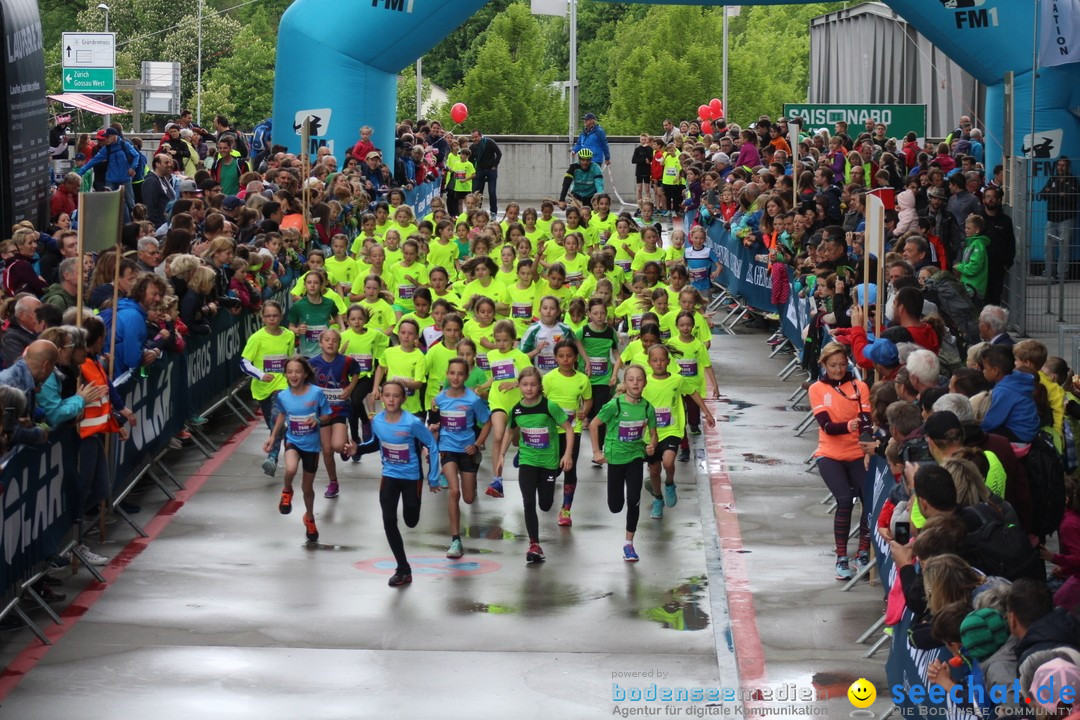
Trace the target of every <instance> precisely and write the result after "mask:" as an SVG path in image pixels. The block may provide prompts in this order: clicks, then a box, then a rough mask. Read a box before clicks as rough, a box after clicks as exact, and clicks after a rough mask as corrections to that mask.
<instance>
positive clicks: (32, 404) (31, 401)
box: [0, 358, 46, 445]
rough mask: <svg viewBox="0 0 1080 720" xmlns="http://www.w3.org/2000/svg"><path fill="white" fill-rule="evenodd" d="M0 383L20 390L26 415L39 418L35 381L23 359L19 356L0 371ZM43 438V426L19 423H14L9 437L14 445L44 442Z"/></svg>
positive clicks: (34, 418)
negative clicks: (24, 402)
mask: <svg viewBox="0 0 1080 720" xmlns="http://www.w3.org/2000/svg"><path fill="white" fill-rule="evenodd" d="M0 385H8V386H10V387H13V388H15V389H17V390H21V391H22V393H23V395H25V396H26V415H27V417H29V418H30V419H31V420H33V421H34V422H37V421H38V420H39V419H41V418H40V415H41V410H40V409H39V408H38V405H37V395H38V389H37V381H35V380H34V376H33V375H31V374H30V368H29V367H27V366H26V360H25V359H23V358H19V359H18V360H17V361H16V362H15V364H14V365H12V366H11V367H9V368H7V369H6V370H2V371H0ZM45 439H46V434H45V430H44V429H43V428H40V427H38V426H37V425H33V426H31V427H25V426H23V425H22V424H20V423H17V424H16V425H15V432H14V434H13V435H12V437H11V440H12V442H13V443H14V444H16V445H22V444H37V443H42V442H45Z"/></svg>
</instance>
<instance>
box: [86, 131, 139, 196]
mask: <svg viewBox="0 0 1080 720" xmlns="http://www.w3.org/2000/svg"><path fill="white" fill-rule="evenodd" d="M139 155H140V153H139V151H138V150H136V149H135V148H134V147H133V146H132V144H131V143H129V142H128V141H127V140H125V139H124V138H117V140H116V142H114V143H113V144H112V145H105V146H103V147H102V148H101V149H100V150H98V151H97V154H95V155H94V157H92V158H90V161H89V162H88V163H86V164H85V165H83V166H82V167H81V168H79V169H78V170H76V171H75V172H77V173H78V174H79V175H80V176H82V175H85V174H86V173H88V172H89V171H90V168H92V167H94V166H95V165H100V164H101V163H108V169H107V170H106V171H105V182H107V183H113V184H116V185H123V184H124V183H126V182H128V181H130V180H133V179H135V178H132V177H131V176H130V175H128V170H134V169H135V168H136V167H138V164H139Z"/></svg>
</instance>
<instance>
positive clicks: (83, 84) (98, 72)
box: [64, 68, 116, 93]
mask: <svg viewBox="0 0 1080 720" xmlns="http://www.w3.org/2000/svg"><path fill="white" fill-rule="evenodd" d="M64 92H78V93H111V92H116V69H115V68H81V69H76V68H65V69H64Z"/></svg>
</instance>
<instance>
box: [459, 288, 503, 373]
mask: <svg viewBox="0 0 1080 720" xmlns="http://www.w3.org/2000/svg"><path fill="white" fill-rule="evenodd" d="M472 313H473V318H472V319H471V320H469V321H468V322H467V323H465V327H464V328H463V332H464V334H465V337H467V338H469V339H470V340H472V341H473V344H475V345H476V366H477V367H479V368H480V369H481V370H483V371H484V372H489V371H490V370H491V365H490V363H489V362H488V352H489V351H490V350H494V349H495V301H494V300H492V299H490V298H487V297H479V298H477V299H476V302H475V303H474V304H473V306H472Z"/></svg>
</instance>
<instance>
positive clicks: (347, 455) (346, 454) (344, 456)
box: [341, 450, 349, 462]
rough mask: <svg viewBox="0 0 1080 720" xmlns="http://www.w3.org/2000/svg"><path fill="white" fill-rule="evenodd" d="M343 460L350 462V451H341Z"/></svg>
mask: <svg viewBox="0 0 1080 720" xmlns="http://www.w3.org/2000/svg"><path fill="white" fill-rule="evenodd" d="M341 462H349V453H347V452H345V451H344V450H342V451H341Z"/></svg>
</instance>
